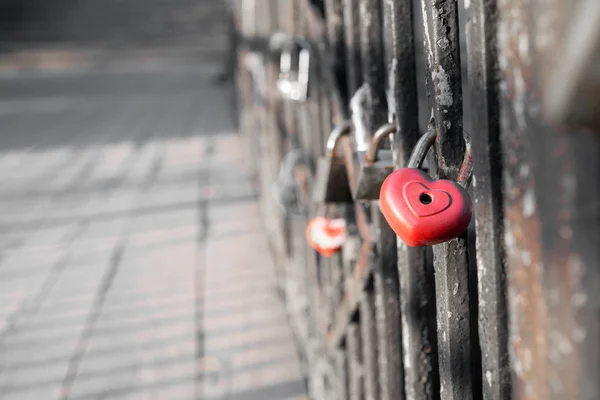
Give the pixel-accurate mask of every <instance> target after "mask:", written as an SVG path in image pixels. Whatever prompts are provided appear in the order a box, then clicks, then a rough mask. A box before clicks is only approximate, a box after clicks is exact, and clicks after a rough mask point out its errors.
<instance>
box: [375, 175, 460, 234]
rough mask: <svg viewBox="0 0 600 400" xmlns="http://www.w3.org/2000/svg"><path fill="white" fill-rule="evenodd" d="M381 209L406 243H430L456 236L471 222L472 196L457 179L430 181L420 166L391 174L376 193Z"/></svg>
mask: <svg viewBox="0 0 600 400" xmlns="http://www.w3.org/2000/svg"><path fill="white" fill-rule="evenodd" d="M379 195H380V197H379V201H380V206H381V212H382V213H383V216H384V217H385V219H386V220H387V222H388V224H390V226H391V227H392V229H393V230H394V232H396V234H397V235H398V236H399V237H400V238H401V239H402V240H403V241H404V242H405V243H406V244H407V245H409V246H430V245H433V244H437V243H442V242H445V241H448V240H450V239H454V238H455V237H458V236H459V235H460V234H461V233H463V232H464V231H465V229H467V227H468V226H469V223H470V222H471V198H470V196H469V194H468V193H467V191H466V190H465V189H464V188H463V187H462V186H460V185H459V184H457V183H456V182H453V181H449V180H445V179H440V180H433V179H431V177H429V175H427V174H426V173H425V172H423V171H421V170H420V169H416V168H402V169H399V170H397V171H395V172H393V173H392V174H390V175H389V176H388V177H387V178H386V180H385V181H384V182H383V185H382V186H381V191H380V193H379Z"/></svg>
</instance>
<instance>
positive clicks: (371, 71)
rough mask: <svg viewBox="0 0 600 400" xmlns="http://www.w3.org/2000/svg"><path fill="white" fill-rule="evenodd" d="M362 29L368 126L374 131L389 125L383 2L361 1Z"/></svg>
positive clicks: (361, 41) (362, 58) (362, 55)
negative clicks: (385, 124)
mask: <svg viewBox="0 0 600 400" xmlns="http://www.w3.org/2000/svg"><path fill="white" fill-rule="evenodd" d="M359 26H360V51H361V60H362V63H361V65H362V74H363V80H364V82H365V83H366V84H367V85H368V87H369V91H368V94H367V95H368V102H369V105H370V107H368V109H366V110H364V111H365V123H366V125H367V128H368V129H370V130H371V131H374V130H375V129H377V127H379V126H380V125H381V124H384V123H386V122H387V105H386V91H385V89H386V88H385V73H386V70H385V61H384V53H383V30H382V27H383V20H382V12H381V0H360V25H359Z"/></svg>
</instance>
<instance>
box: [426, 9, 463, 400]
mask: <svg viewBox="0 0 600 400" xmlns="http://www.w3.org/2000/svg"><path fill="white" fill-rule="evenodd" d="M421 4H422V6H423V19H424V23H425V41H426V43H425V49H426V58H427V66H428V73H427V90H428V96H429V103H430V105H431V107H432V116H433V118H434V123H435V129H436V132H437V135H438V136H437V140H436V143H435V148H436V155H437V176H438V177H439V178H450V179H456V177H457V175H458V170H459V169H460V166H461V164H462V161H463V154H464V149H465V143H464V138H463V129H462V111H463V110H462V89H461V66H460V51H459V50H460V49H459V32H458V10H457V4H456V2H454V1H439V0H422V1H421ZM433 251H434V266H435V282H436V294H437V326H438V352H439V369H440V397H441V398H442V399H448V400H469V399H471V398H473V388H472V386H473V385H472V369H471V365H472V360H471V359H472V343H471V326H470V322H471V310H470V301H469V296H470V293H469V268H468V250H467V238H466V235H463V236H461V237H459V238H457V239H453V240H451V241H449V242H446V243H443V244H439V245H436V246H434V247H433Z"/></svg>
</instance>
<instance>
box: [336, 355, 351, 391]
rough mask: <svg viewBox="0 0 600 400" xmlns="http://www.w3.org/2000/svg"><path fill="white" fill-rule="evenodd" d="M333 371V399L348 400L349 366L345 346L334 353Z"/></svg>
mask: <svg viewBox="0 0 600 400" xmlns="http://www.w3.org/2000/svg"><path fill="white" fill-rule="evenodd" d="M335 370H336V374H337V382H336V384H337V387H336V395H335V398H336V399H338V400H348V399H350V376H349V374H350V365H349V362H348V350H347V346H346V345H344V346H343V347H341V348H340V349H338V350H337V351H336V352H335Z"/></svg>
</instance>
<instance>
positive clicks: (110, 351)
mask: <svg viewBox="0 0 600 400" xmlns="http://www.w3.org/2000/svg"><path fill="white" fill-rule="evenodd" d="M231 27H232V23H231V17H230V13H229V11H228V8H227V3H226V2H224V1H221V0H128V1H122V0H102V1H98V0H53V1H42V0H35V1H34V0H30V1H21V0H0V176H1V178H0V182H1V189H0V205H1V210H2V213H1V214H0V399H2V400H9V399H11V400H12V399H20V400H25V399H31V400H50V399H61V400H62V399H73V400H74V399H248V400H250V399H255V400H266V399H301V398H305V380H304V377H303V375H302V373H301V369H300V364H299V361H298V357H297V353H296V349H295V347H294V343H293V340H292V336H291V333H290V331H289V328H288V325H287V321H286V316H285V311H284V309H283V306H281V303H280V302H279V301H278V298H277V294H276V291H275V284H274V274H273V268H274V267H273V263H272V260H271V258H270V253H269V251H268V246H267V242H266V239H265V237H264V233H263V230H262V227H261V224H260V220H259V217H258V209H257V204H256V195H255V193H254V191H253V186H252V185H251V182H250V179H251V176H249V174H248V172H247V170H248V169H247V168H245V166H244V163H243V159H242V151H241V149H240V143H239V141H238V135H237V133H236V121H235V117H234V116H235V115H236V113H235V101H234V99H235V91H234V89H233V87H234V86H233V83H232V80H231V79H230V75H229V72H231V71H230V67H231V64H228V57H229V54H228V48H227V47H228V43H230V40H231V36H230V33H231Z"/></svg>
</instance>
